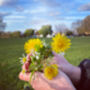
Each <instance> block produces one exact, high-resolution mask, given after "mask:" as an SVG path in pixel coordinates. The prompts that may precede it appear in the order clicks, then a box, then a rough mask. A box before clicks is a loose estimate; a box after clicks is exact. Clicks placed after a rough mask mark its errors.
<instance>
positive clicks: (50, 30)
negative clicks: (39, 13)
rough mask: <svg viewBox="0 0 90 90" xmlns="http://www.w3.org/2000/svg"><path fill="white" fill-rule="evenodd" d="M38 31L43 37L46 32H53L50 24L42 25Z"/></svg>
mask: <svg viewBox="0 0 90 90" xmlns="http://www.w3.org/2000/svg"><path fill="white" fill-rule="evenodd" d="M38 32H39V34H42V35H43V36H44V37H46V36H47V35H48V34H52V33H53V31H52V27H51V25H44V26H42V28H41V29H40V30H39V31H38Z"/></svg>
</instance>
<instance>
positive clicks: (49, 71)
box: [44, 64, 58, 80]
mask: <svg viewBox="0 0 90 90" xmlns="http://www.w3.org/2000/svg"><path fill="white" fill-rule="evenodd" d="M44 75H45V77H46V78H48V79H50V80H52V79H53V78H54V77H56V76H57V75H58V66H57V65H55V64H53V65H50V66H47V67H46V68H45V69H44Z"/></svg>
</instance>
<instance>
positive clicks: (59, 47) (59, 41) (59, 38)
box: [51, 33, 71, 53]
mask: <svg viewBox="0 0 90 90" xmlns="http://www.w3.org/2000/svg"><path fill="white" fill-rule="evenodd" d="M70 45H71V43H70V39H69V38H67V37H66V36H65V35H64V34H62V35H61V34H59V33H58V34H57V35H56V36H55V37H53V42H52V43H51V47H52V50H53V51H55V52H56V53H60V52H64V51H66V50H67V49H68V48H70Z"/></svg>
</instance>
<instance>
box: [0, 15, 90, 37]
mask: <svg viewBox="0 0 90 90" xmlns="http://www.w3.org/2000/svg"><path fill="white" fill-rule="evenodd" d="M55 31H56V33H57V32H60V33H64V34H66V35H68V36H70V35H90V16H87V17H86V18H85V19H83V20H77V21H76V22H73V23H72V28H71V30H70V29H69V28H67V27H66V25H64V24H60V25H56V26H55ZM52 34H53V30H52V26H51V25H44V26H42V27H41V29H40V30H37V31H36V30H35V29H26V30H25V32H24V33H21V32H20V31H19V30H17V31H14V32H6V33H5V32H0V37H2V38H3V37H6V38H8V37H32V36H34V35H37V36H39V35H43V37H46V36H47V35H52Z"/></svg>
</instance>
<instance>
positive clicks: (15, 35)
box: [11, 31, 21, 37]
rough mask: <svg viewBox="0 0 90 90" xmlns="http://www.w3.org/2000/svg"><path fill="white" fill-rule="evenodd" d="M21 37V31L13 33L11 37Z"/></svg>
mask: <svg viewBox="0 0 90 90" xmlns="http://www.w3.org/2000/svg"><path fill="white" fill-rule="evenodd" d="M20 36H21V32H20V31H15V32H12V33H11V37H20Z"/></svg>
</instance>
